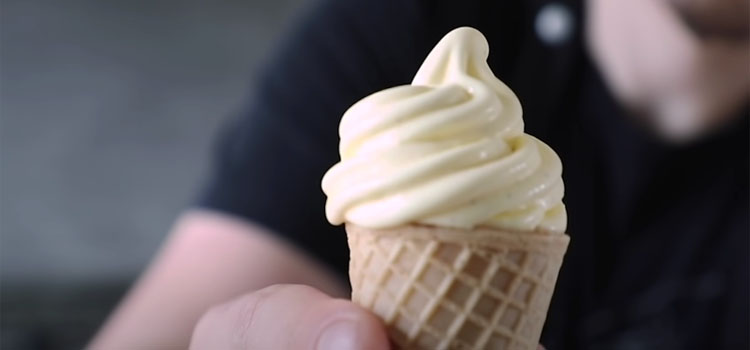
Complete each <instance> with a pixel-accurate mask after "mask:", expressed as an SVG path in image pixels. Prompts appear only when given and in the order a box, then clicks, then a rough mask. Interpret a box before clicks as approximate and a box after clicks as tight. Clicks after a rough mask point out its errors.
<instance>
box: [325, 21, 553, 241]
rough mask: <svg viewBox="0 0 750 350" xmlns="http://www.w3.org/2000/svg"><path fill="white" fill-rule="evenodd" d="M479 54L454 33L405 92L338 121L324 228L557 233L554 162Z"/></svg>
mask: <svg viewBox="0 0 750 350" xmlns="http://www.w3.org/2000/svg"><path fill="white" fill-rule="evenodd" d="M488 53H489V47H488V44H487V41H486V40H485V38H484V36H483V35H482V34H481V33H480V32H479V31H477V30H475V29H472V28H467V27H464V28H458V29H456V30H454V31H452V32H450V33H449V34H448V35H446V36H445V37H444V38H443V39H442V40H441V41H440V42H439V43H438V44H437V46H435V48H434V49H433V50H432V52H430V54H429V55H428V56H427V58H426V59H425V61H424V63H423V64H422V67H421V68H420V69H419V71H418V72H417V74H416V76H415V77H414V80H413V81H412V83H411V85H404V86H398V87H394V88H390V89H386V90H383V91H380V92H377V93H374V94H372V95H370V96H367V97H365V98H364V99H362V100H360V101H359V102H357V103H355V104H354V105H353V106H352V107H351V108H349V110H347V111H346V113H345V114H344V116H343V118H342V119H341V124H340V128H339V134H340V137H341V143H340V148H339V152H340V154H341V161H340V162H339V163H337V164H336V165H334V166H333V167H332V168H331V169H330V170H329V171H328V172H327V173H326V174H325V176H324V178H323V184H322V186H323V191H324V192H325V194H326V195H327V196H328V201H327V203H326V216H327V217H328V220H329V221H330V222H331V223H332V224H341V223H343V222H350V223H353V224H355V225H359V226H362V227H367V228H373V229H380V228H390V227H396V226H401V225H407V224H424V225H433V226H440V227H451V228H465V229H471V228H474V227H478V226H486V227H493V228H499V229H512V230H519V231H541V232H554V233H562V232H564V231H565V228H566V223H567V216H566V212H565V205H564V204H563V203H562V198H563V192H564V187H563V182H562V178H561V174H562V165H561V163H560V159H559V158H558V156H557V155H556V154H555V152H554V151H553V150H552V149H551V148H550V147H549V146H547V145H546V144H544V143H543V142H541V141H539V140H538V139H536V138H534V137H533V136H530V135H528V134H525V133H524V128H523V127H524V125H523V119H522V111H521V104H520V102H519V101H518V98H516V96H515V94H514V93H513V92H512V91H511V90H510V89H509V88H508V87H507V86H506V85H505V84H503V83H502V82H501V81H500V80H498V79H497V78H496V77H495V76H494V74H493V73H492V71H491V70H490V68H489V66H488V65H487V62H486V59H487V55H488Z"/></svg>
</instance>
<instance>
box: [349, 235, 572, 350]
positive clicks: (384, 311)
mask: <svg viewBox="0 0 750 350" xmlns="http://www.w3.org/2000/svg"><path fill="white" fill-rule="evenodd" d="M346 230H347V234H348V240H349V247H350V250H351V260H350V266H349V275H350V278H351V283H352V300H353V301H354V302H355V303H357V304H359V305H361V306H363V307H365V308H368V309H370V310H372V311H373V312H374V313H375V314H377V315H378V316H379V317H380V318H381V319H382V320H383V322H384V324H385V325H386V327H387V329H388V333H389V336H390V337H391V339H392V341H393V343H394V345H396V347H398V348H401V349H430V350H432V349H518V350H524V349H528V350H532V349H537V346H538V342H539V337H540V334H541V331H542V326H543V325H544V320H545V318H546V315H547V308H548V307H549V303H550V299H551V297H552V292H553V289H554V286H555V282H556V280H557V275H558V272H559V269H560V265H561V264H562V259H563V255H564V254H565V251H566V249H567V246H568V241H569V237H568V236H567V235H565V234H559V233H557V234H550V233H539V232H513V231H501V230H497V229H490V228H477V229H473V230H461V229H450V228H441V227H433V226H425V225H406V226H401V227H397V228H393V229H369V228H365V227H361V226H357V225H354V224H351V223H347V225H346Z"/></svg>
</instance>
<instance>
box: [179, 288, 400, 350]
mask: <svg viewBox="0 0 750 350" xmlns="http://www.w3.org/2000/svg"><path fill="white" fill-rule="evenodd" d="M389 347H390V346H389V343H388V336H387V333H386V331H385V328H384V327H383V325H382V323H381V322H380V320H379V319H378V318H377V317H376V316H374V315H372V314H371V313H370V312H368V311H367V310H365V309H363V308H361V307H359V306H357V305H355V304H353V303H352V302H350V301H348V300H343V299H333V298H331V297H329V296H328V295H326V294H324V293H323V292H320V291H318V290H316V289H314V288H312V287H308V286H303V285H273V286H270V287H267V288H264V289H261V290H258V291H256V292H253V293H249V294H245V295H243V296H241V297H239V298H237V299H234V300H232V301H230V302H228V303H225V304H222V305H218V306H215V307H213V308H211V309H209V310H208V312H206V313H205V314H204V315H203V317H202V318H201V319H200V321H198V324H197V326H196V327H195V330H194V331H193V336H192V340H191V343H190V349H191V350H213V349H238V350H239V349H278V350H284V349H301V350H306V349H309V350H318V349H325V350H339V349H341V350H344V349H366V350H380V349H389Z"/></svg>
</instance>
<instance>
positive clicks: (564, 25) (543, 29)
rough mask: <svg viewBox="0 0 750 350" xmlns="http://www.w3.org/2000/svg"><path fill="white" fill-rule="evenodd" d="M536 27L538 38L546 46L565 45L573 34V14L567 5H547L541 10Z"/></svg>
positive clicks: (535, 23)
mask: <svg viewBox="0 0 750 350" xmlns="http://www.w3.org/2000/svg"><path fill="white" fill-rule="evenodd" d="M534 27H535V29H536V34H537V36H539V39H540V40H541V41H542V42H544V43H545V44H547V45H550V46H556V45H560V44H564V43H565V42H566V41H568V39H570V36H571V35H572V34H573V14H572V13H571V12H570V9H568V8H567V7H566V6H565V5H562V4H559V3H551V4H547V5H544V7H542V9H541V10H539V13H538V14H537V16H536V21H535V22H534Z"/></svg>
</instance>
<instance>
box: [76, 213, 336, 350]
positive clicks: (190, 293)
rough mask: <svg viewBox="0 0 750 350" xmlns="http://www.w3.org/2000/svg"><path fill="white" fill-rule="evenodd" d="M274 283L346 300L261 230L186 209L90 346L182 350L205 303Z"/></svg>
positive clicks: (314, 267) (324, 275)
mask: <svg viewBox="0 0 750 350" xmlns="http://www.w3.org/2000/svg"><path fill="white" fill-rule="evenodd" d="M277 283H300V284H307V285H311V286H313V287H315V288H318V289H320V290H322V291H324V292H326V293H328V294H330V295H333V296H339V297H344V296H346V288H345V287H344V285H343V282H342V281H339V280H337V279H336V278H335V277H333V275H332V274H330V273H329V272H328V271H326V270H325V269H324V268H323V267H321V266H320V265H319V264H318V263H316V262H314V261H312V260H311V259H309V258H307V257H305V256H304V255H303V254H301V253H299V252H297V251H296V250H294V248H291V247H289V246H287V245H286V244H284V243H283V242H281V241H279V240H277V239H276V238H274V237H273V236H272V235H271V234H268V233H267V232H265V230H264V229H262V228H260V227H257V226H254V225H251V224H248V223H245V222H242V221H240V220H236V219H233V218H230V217H227V216H224V215H221V214H217V213H212V212H205V211H192V212H188V213H186V214H184V215H183V216H182V217H181V218H180V220H178V222H177V224H176V226H175V229H174V231H173V232H172V234H171V235H170V238H169V239H168V241H167V242H166V243H165V245H164V248H163V249H162V252H161V253H159V255H158V256H157V258H156V260H155V261H154V262H153V263H152V265H151V267H150V268H149V269H148V270H147V272H146V273H145V274H144V275H143V276H142V277H141V279H140V280H139V281H138V283H137V284H136V285H135V287H134V288H133V289H132V290H131V292H130V293H129V295H128V296H127V297H126V299H125V300H124V301H123V302H122V304H121V305H120V306H119V307H118V309H117V311H116V312H115V313H113V315H112V316H111V318H110V320H109V321H108V322H107V323H106V325H105V326H104V327H103V328H102V330H101V331H100V332H99V334H98V335H97V337H96V338H95V339H94V341H93V342H92V343H91V345H90V348H91V349H113V348H118V349H119V348H159V349H164V348H186V347H187V346H188V344H189V342H190V335H191V333H192V330H193V328H194V326H195V323H196V322H197V320H198V319H199V318H200V316H201V315H202V314H203V313H204V312H205V310H207V309H208V308H209V307H210V306H212V305H215V304H217V303H221V302H223V301H226V300H228V299H230V298H232V297H234V296H237V295H240V294H243V293H247V292H249V291H252V290H256V289H260V288H263V287H265V286H268V285H272V284H277Z"/></svg>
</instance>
